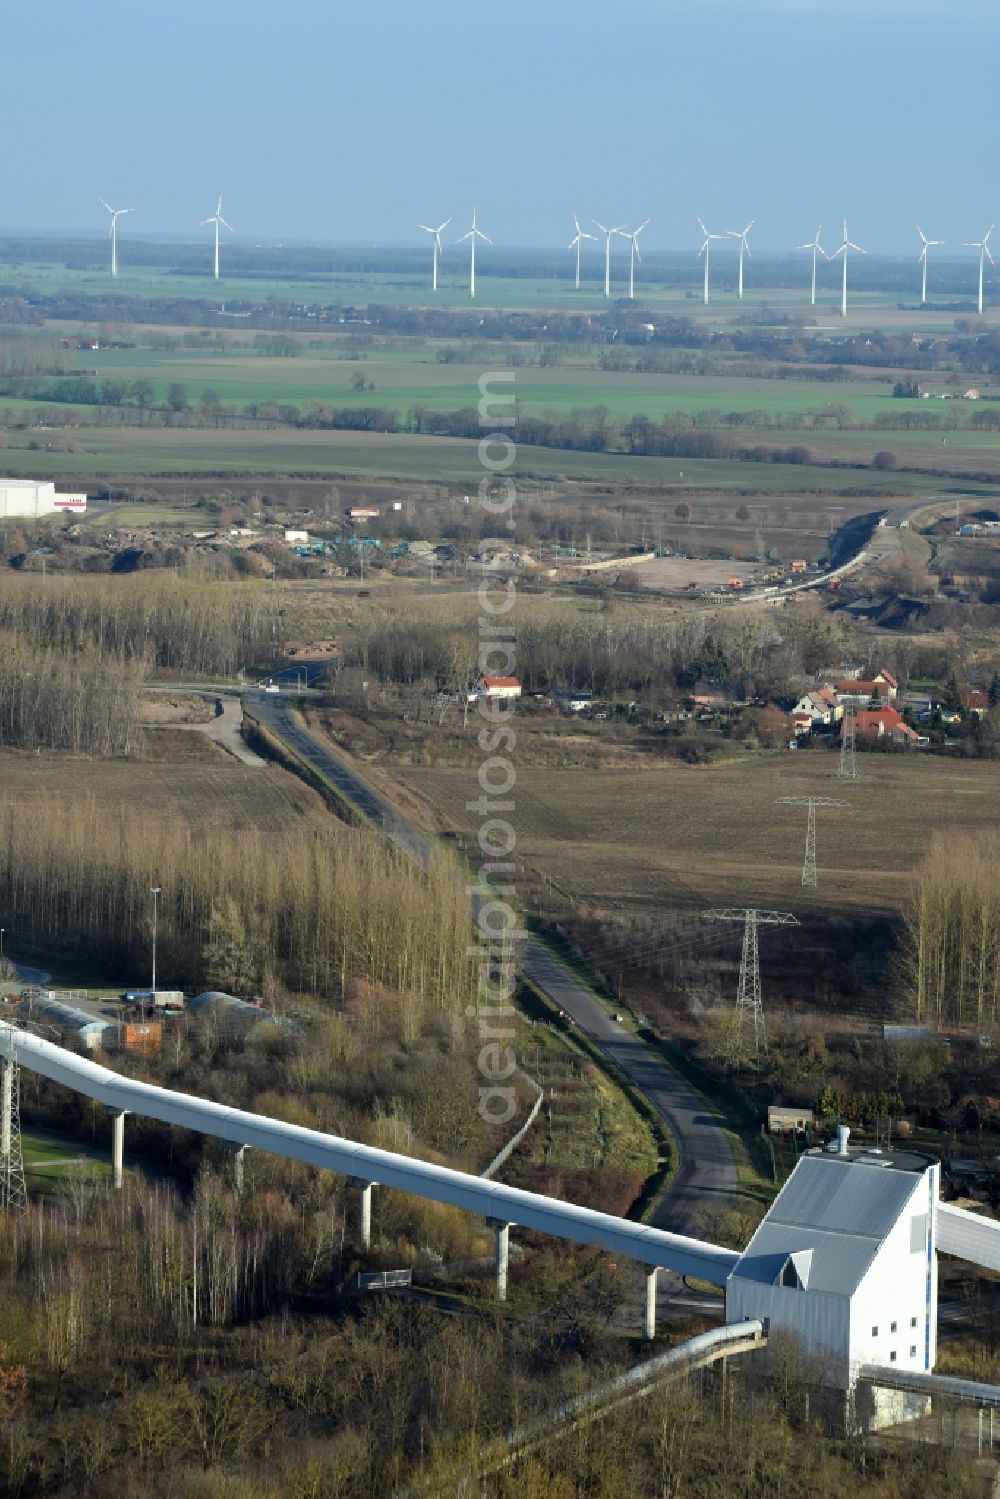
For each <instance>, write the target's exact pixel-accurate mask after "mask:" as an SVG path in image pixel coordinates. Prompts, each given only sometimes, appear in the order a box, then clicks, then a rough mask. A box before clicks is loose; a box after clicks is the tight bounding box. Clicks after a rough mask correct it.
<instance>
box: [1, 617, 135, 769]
mask: <svg viewBox="0 0 1000 1499" xmlns="http://www.w3.org/2000/svg"><path fill="white" fill-rule="evenodd" d="M146 669H147V663H146V661H145V660H143V659H142V658H135V657H127V658H122V657H120V656H117V655H112V654H109V653H108V652H106V651H104V650H103V649H102V648H101V647H100V646H98V645H94V644H92V643H90V642H87V641H85V642H84V643H83V644H81V645H80V646H79V647H78V648H77V649H76V650H74V651H61V650H53V649H52V648H50V647H45V646H40V645H39V644H38V641H37V640H36V639H35V638H33V637H30V636H28V635H25V634H22V633H19V632H0V745H2V746H5V747H12V748H15V749H28V750H34V749H44V750H55V751H69V752H71V753H74V754H88V755H134V754H137V753H139V752H140V751H141V749H142V744H143V735H142V727H141V722H140V710H141V688H142V681H143V677H144V676H145V674H146Z"/></svg>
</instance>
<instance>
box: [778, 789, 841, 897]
mask: <svg viewBox="0 0 1000 1499" xmlns="http://www.w3.org/2000/svg"><path fill="white" fill-rule="evenodd" d="M777 800H778V803H779V804H781V803H783V804H784V805H786V806H789V807H808V809H809V810H808V813H807V816H806V856H805V860H804V861H803V864H802V883H803V885H812V886H813V887H814V888H815V886H817V885H818V884H819V875H818V873H817V870H816V808H817V807H849V806H850V805H851V804H850V802H845V801H842V800H841V799H840V798H839V797H836V796H779V797H778V799H777Z"/></svg>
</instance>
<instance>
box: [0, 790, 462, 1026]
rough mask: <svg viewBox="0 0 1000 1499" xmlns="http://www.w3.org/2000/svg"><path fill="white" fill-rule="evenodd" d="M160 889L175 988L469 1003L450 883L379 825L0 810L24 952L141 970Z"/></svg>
mask: <svg viewBox="0 0 1000 1499" xmlns="http://www.w3.org/2000/svg"><path fill="white" fill-rule="evenodd" d="M154 885H158V886H160V888H161V889H162V892H163V893H162V895H161V898H160V907H159V921H158V933H157V948H158V954H159V959H160V971H161V973H162V974H163V975H169V976H170V981H171V983H173V984H175V985H176V986H177V987H178V988H187V987H200V988H211V987H216V988H221V989H232V990H235V991H236V992H238V993H240V994H248V993H254V992H256V993H263V994H267V993H275V992H282V991H283V990H284V989H289V990H292V991H294V992H297V993H305V994H311V995H315V996H318V997H319V998H321V999H324V1000H328V1001H329V1000H332V1001H336V1002H341V1001H343V1000H344V999H345V998H346V997H347V996H348V995H349V994H350V992H351V988H352V984H353V983H354V982H355V981H365V982H368V983H372V984H376V985H382V986H385V987H386V988H388V989H390V990H392V991H393V992H394V993H396V994H399V995H402V996H405V1002H406V1003H407V1004H408V1005H410V1006H411V1009H412V1015H413V1016H414V1017H417V1018H419V1017H420V1016H423V1015H424V1014H425V1012H427V1011H430V1010H457V1009H458V1008H459V1007H460V1006H461V1005H463V1004H464V1003H465V1001H466V999H467V997H468V995H469V993H470V992H471V979H470V972H471V968H470V963H471V960H470V959H469V958H468V956H467V954H466V946H467V943H468V940H469V910H468V902H467V900H466V898H465V896H464V894H463V892H462V890H461V887H460V886H459V885H458V884H457V883H456V881H455V879H454V876H453V874H452V873H450V872H449V870H448V869H447V867H445V866H443V865H440V866H439V865H438V864H434V865H432V866H431V868H430V870H429V871H428V872H426V873H420V872H416V871H415V870H414V868H413V865H412V861H410V860H409V859H407V858H406V857H405V856H404V855H403V854H402V853H400V852H399V851H398V850H396V849H395V848H394V847H393V846H392V845H390V844H387V843H386V842H385V841H384V840H383V839H381V838H380V837H377V836H376V835H375V834H373V833H369V832H368V831H366V830H361V829H348V828H345V827H343V826H342V825H340V824H337V823H331V824H330V825H329V827H328V826H327V825H326V824H325V823H324V824H323V825H322V826H319V827H316V828H297V829H290V830H289V831H288V833H287V834H285V835H284V836H282V837H279V838H277V839H275V838H274V837H273V835H265V834H263V833H261V832H259V831H257V830H255V829H243V830H240V831H239V832H233V831H231V830H228V829H226V828H225V827H224V826H220V825H218V824H216V823H210V824H209V825H207V826H206V827H205V829H204V830H203V831H202V832H200V833H195V832H192V831H191V830H190V829H189V828H187V827H186V826H177V825H175V824H169V825H165V824H164V823H163V822H161V821H160V820H159V819H155V820H154V819H152V818H150V819H148V820H147V819H145V818H140V817H136V815H135V813H134V810H132V811H126V810H124V809H123V810H122V811H121V812H120V814H119V815H118V816H113V815H111V816H109V815H108V813H107V811H106V810H102V809H101V808H99V807H98V806H97V805H96V803H95V802H94V801H93V800H88V799H83V798H80V797H74V798H69V797H63V796H59V795H47V796H46V797H45V798H44V799H43V798H41V797H40V798H38V799H37V800H34V801H32V802H30V803H27V802H25V801H24V800H21V801H17V802H15V801H12V800H5V801H3V802H2V803H0V910H2V911H3V914H4V924H5V925H6V927H7V929H8V930H13V929H16V930H17V932H18V934H19V940H20V941H22V942H23V943H24V945H25V946H26V947H28V948H32V949H36V950H42V951H53V950H55V951H59V952H63V953H66V954H70V955H73V956H75V957H76V958H77V959H78V960H80V961H85V962H87V963H91V964H93V963H94V962H97V961H98V960H99V963H100V967H101V968H102V970H104V971H107V970H109V969H110V970H111V971H117V972H127V971H129V970H130V969H131V970H133V971H135V970H137V969H139V968H140V966H141V968H142V969H144V968H145V966H146V961H147V957H146V955H147V953H148V949H149V940H150V928H149V921H150V901H149V891H150V888H151V887H152V886H154ZM413 1023H414V1024H416V1019H415V1020H414V1022H413Z"/></svg>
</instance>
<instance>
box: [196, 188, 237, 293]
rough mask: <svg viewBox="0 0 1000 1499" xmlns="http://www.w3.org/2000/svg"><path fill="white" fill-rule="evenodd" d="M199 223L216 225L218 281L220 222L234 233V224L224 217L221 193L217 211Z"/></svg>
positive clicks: (217, 272)
mask: <svg viewBox="0 0 1000 1499" xmlns="http://www.w3.org/2000/svg"><path fill="white" fill-rule="evenodd" d="M198 223H199V224H214V225H215V279H216V281H218V279H219V226H220V224H225V226H226V228H227V229H228V230H229V232H230V234H232V232H233V226H232V224H230V223H228V222H227V221H226V220H225V219H224V218H223V217H222V197H221V195H220V197H219V201H218V203H217V204H216V206H215V212H214V213H213V214H209V216H208V218H207V219H199V220H198Z"/></svg>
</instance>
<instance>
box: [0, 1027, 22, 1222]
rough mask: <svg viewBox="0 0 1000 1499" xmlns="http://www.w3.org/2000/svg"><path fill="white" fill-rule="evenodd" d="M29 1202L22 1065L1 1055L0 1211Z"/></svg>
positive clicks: (19, 1208) (18, 1209)
mask: <svg viewBox="0 0 1000 1499" xmlns="http://www.w3.org/2000/svg"><path fill="white" fill-rule="evenodd" d="M27 1206H28V1189H27V1186H26V1185H25V1180H24V1154H23V1151H22V1148H21V1069H20V1067H19V1066H18V1065H17V1061H16V1059H15V1058H14V1057H13V1056H9V1057H0V1212H4V1213H23V1212H24V1211H25V1210H26V1208H27Z"/></svg>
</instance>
